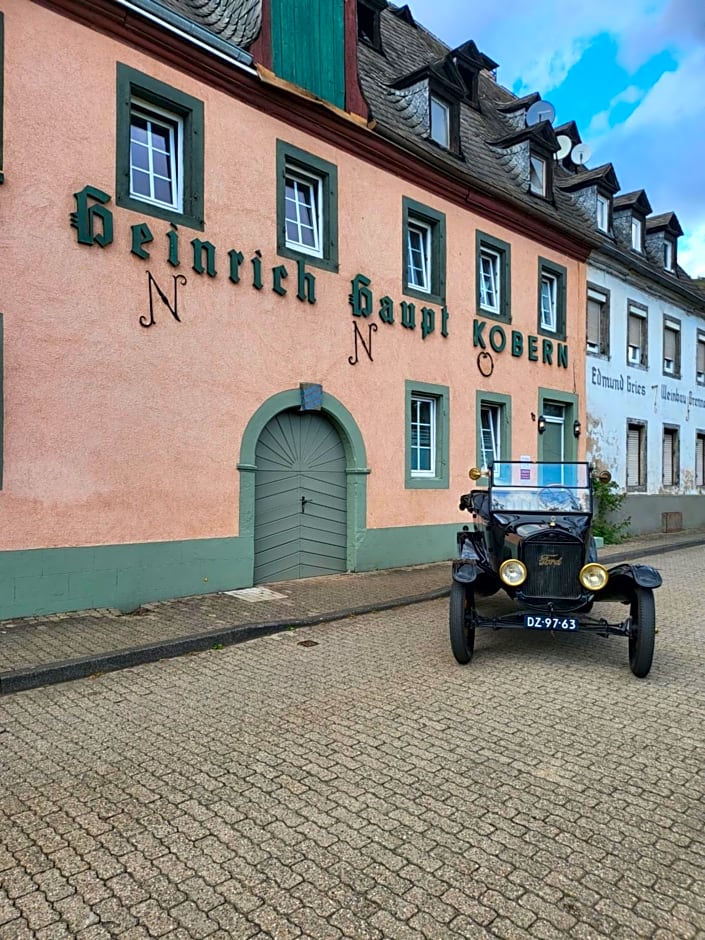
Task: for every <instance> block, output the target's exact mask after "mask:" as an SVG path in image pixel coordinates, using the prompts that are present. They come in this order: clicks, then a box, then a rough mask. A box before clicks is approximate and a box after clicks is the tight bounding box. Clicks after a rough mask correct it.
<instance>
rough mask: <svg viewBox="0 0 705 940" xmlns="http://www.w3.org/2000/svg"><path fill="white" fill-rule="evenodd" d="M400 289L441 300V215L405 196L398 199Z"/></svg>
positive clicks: (443, 262)
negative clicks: (400, 222) (399, 200)
mask: <svg viewBox="0 0 705 940" xmlns="http://www.w3.org/2000/svg"><path fill="white" fill-rule="evenodd" d="M402 212H403V217H402V218H403V221H402V237H403V256H402V264H403V268H402V278H403V287H402V289H403V291H404V293H405V294H410V295H411V296H412V297H419V298H420V299H422V300H426V301H427V302H429V301H431V302H434V303H445V276H446V256H445V252H446V248H445V215H444V214H443V213H442V212H438V211H437V210H435V209H431V208H430V207H429V206H424V205H421V203H417V202H415V201H414V200H413V199H408V198H407V197H406V196H404V197H403V199H402Z"/></svg>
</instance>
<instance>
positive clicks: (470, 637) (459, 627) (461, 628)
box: [449, 581, 475, 665]
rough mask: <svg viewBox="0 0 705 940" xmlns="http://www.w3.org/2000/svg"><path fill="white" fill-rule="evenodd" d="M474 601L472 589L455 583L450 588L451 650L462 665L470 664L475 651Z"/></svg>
mask: <svg viewBox="0 0 705 940" xmlns="http://www.w3.org/2000/svg"><path fill="white" fill-rule="evenodd" d="M473 599H474V592H473V590H472V588H469V587H466V586H465V585H464V584H458V582H457V581H453V584H452V585H451V588H450V614H449V624H450V648H451V649H452V651H453V656H455V658H456V659H457V660H458V662H459V663H461V664H462V665H465V663H469V662H470V660H471V659H472V654H473V650H474V649H475V626H474V625H473V624H471V623H470V611H471V609H472V606H473Z"/></svg>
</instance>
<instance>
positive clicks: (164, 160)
mask: <svg viewBox="0 0 705 940" xmlns="http://www.w3.org/2000/svg"><path fill="white" fill-rule="evenodd" d="M182 164H183V121H182V119H181V118H180V117H179V116H178V115H175V114H170V113H169V112H168V111H164V110H162V109H161V108H157V107H155V106H154V105H150V104H149V103H147V102H146V101H140V100H139V99H133V100H132V101H131V103H130V196H132V197H133V198H134V199H140V200H144V201H145V202H150V203H153V204H155V205H158V206H163V207H164V208H167V209H175V210H176V211H177V212H181V209H182V196H183V190H182V173H181V167H182Z"/></svg>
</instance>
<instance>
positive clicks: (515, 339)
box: [512, 330, 524, 358]
mask: <svg viewBox="0 0 705 940" xmlns="http://www.w3.org/2000/svg"><path fill="white" fill-rule="evenodd" d="M523 354H524V337H523V336H522V335H521V333H520V332H519V330H512V356H514V357H515V358H519V357H520V356H522V355H523Z"/></svg>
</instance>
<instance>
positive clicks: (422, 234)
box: [406, 219, 431, 293]
mask: <svg viewBox="0 0 705 940" xmlns="http://www.w3.org/2000/svg"><path fill="white" fill-rule="evenodd" d="M406 251H407V268H406V270H407V277H408V281H409V286H410V287H413V288H415V289H416V290H420V291H424V292H429V293H430V291H431V226H430V225H427V224H426V223H425V222H422V221H420V220H419V219H409V223H408V226H407V233H406Z"/></svg>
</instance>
